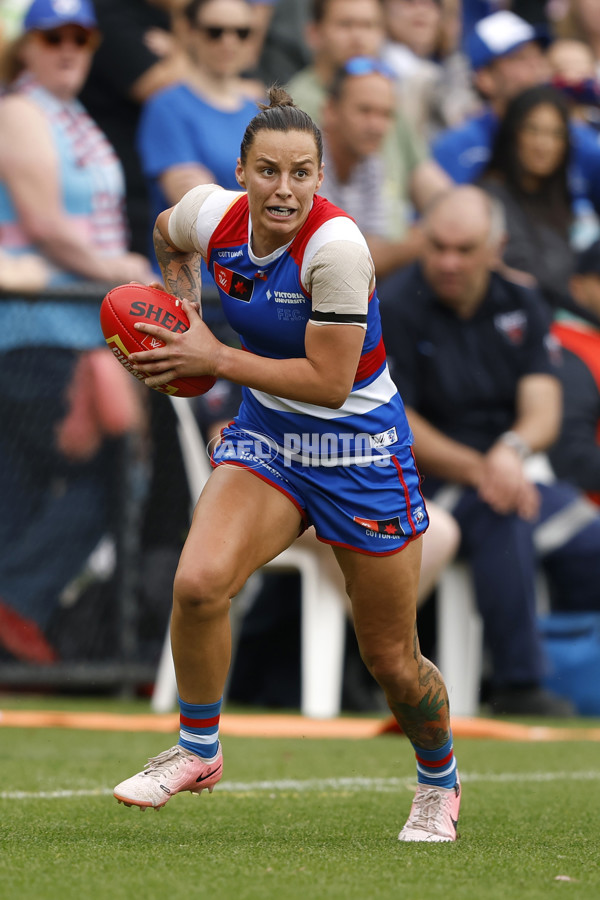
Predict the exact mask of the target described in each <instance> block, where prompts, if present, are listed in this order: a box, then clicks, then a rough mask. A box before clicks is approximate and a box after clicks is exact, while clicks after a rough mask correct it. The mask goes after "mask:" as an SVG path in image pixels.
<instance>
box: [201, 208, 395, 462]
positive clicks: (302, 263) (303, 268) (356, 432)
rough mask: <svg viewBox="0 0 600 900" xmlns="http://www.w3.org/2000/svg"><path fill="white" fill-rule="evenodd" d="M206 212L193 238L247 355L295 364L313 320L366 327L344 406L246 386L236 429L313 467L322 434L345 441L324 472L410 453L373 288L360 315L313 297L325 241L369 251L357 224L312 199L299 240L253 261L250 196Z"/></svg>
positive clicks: (330, 454) (331, 453) (302, 353)
mask: <svg viewBox="0 0 600 900" xmlns="http://www.w3.org/2000/svg"><path fill="white" fill-rule="evenodd" d="M207 206H208V207H210V214H209V215H208V219H206V218H205V217H204V216H203V213H204V212H205V210H204V208H202V209H201V211H200V214H199V220H203V221H201V222H200V221H199V224H198V231H199V232H200V231H202V233H203V238H202V239H201V240H200V246H201V247H202V249H204V250H205V253H206V261H207V264H208V268H209V271H210V272H211V274H212V275H213V278H214V280H215V284H216V285H217V288H218V290H219V294H220V296H221V300H222V304H223V309H224V312H225V315H226V317H227V320H228V322H229V323H230V325H231V327H232V328H233V329H234V330H235V331H236V332H237V333H238V335H239V338H240V342H241V345H242V347H243V349H244V350H246V351H247V352H249V353H256V354H258V355H260V356H264V357H269V358H277V359H287V358H300V357H303V356H305V347H304V339H305V331H306V328H307V325H308V322H309V320H311V321H312V322H314V323H315V325H319V324H325V323H329V322H342V323H344V322H354V323H361V324H363V325H366V330H365V339H364V344H363V348H362V353H361V357H360V361H359V364H358V367H357V371H356V375H355V380H354V384H353V387H352V390H351V392H350V394H349V396H348V397H347V399H346V400H345V402H344V403H343V405H342V406H341V407H339V408H338V409H329V408H327V407H322V406H318V405H315V404H312V403H305V402H302V401H298V400H290V399H286V398H283V397H278V396H276V395H273V394H268V393H265V392H264V391H259V390H256V389H254V388H249V387H244V389H243V402H242V405H241V408H240V412H239V415H238V416H237V419H236V420H237V421H238V423H239V424H240V425H242V426H243V427H245V428H250V429H254V430H256V431H259V432H261V433H265V434H267V435H269V436H270V437H271V438H272V439H273V440H274V441H275V442H276V443H277V444H278V446H279V447H283V448H286V447H288V448H289V447H290V446H293V449H294V452H295V453H296V458H302V460H304V459H305V458H306V459H307V461H308V460H310V462H311V464H317V465H318V464H319V461H320V458H321V456H322V450H321V448H322V447H323V439H322V438H323V435H326V436H327V435H338V436H339V435H341V434H342V433H343V435H344V438H343V440H340V441H338V442H337V444H336V448H335V449H334V450H333V451H331V450H330V451H328V455H327V461H328V464H329V465H332V464H335V463H336V462H338V463H342V464H343V463H346V464H348V463H350V462H352V461H353V462H359V461H360V460H361V459H362V458H363V457H364V455H365V451H367V455H370V454H372V451H373V450H376V451H377V452H379V453H382V454H384V455H388V453H389V451H387V450H386V448H388V447H390V446H392V445H393V444H400V445H408V444H411V443H412V434H411V432H410V428H409V426H408V422H407V419H406V415H405V413H404V407H403V404H402V401H401V399H400V396H399V394H398V391H397V389H396V387H395V385H394V383H393V381H392V379H391V377H390V374H389V371H388V367H387V362H386V354H385V347H384V344H383V339H382V333H381V320H380V316H379V301H378V298H377V293H376V291H375V289H374V288H373V290H372V292H371V294H370V296H368V308H367V310H366V316H365V315H359V314H353V313H344V312H341V313H336V311H335V310H331V311H329V312H323V311H321V310H320V309H319V304H318V303H313V297H312V295H311V291H310V286H309V282H310V279H309V278H308V277H307V273H309V271H310V267H311V265H313V264H314V263H315V257H316V258H317V259H318V256H317V254H318V253H319V251H320V250H322V249H323V247H325V245H326V244H327V243H328V242H330V241H334V242H339V241H343V242H350V243H354V244H358V245H360V246H361V247H362V248H364V249H366V242H365V239H364V237H363V236H362V234H361V232H360V230H359V229H358V227H357V225H356V223H355V222H354V221H353V220H352V219H351V218H350V217H349V216H348V215H347V214H346V213H344V212H343V211H342V210H340V209H338V208H337V207H335V206H333V205H332V204H331V203H329V201H327V200H325V199H324V198H323V197H320V196H318V195H317V196H315V198H314V202H313V206H312V208H311V211H310V212H309V215H308V217H307V220H306V222H305V223H304V225H303V226H302V228H301V229H300V231H299V232H298V234H297V235H296V236H295V238H294V239H293V240H292V241H291V242H290V243H289V244H287V245H286V246H284V247H280V248H278V250H276V251H275V252H274V253H272V254H270V255H269V256H268V257H263V258H258V257H256V256H255V255H254V254H253V252H252V249H251V246H250V239H249V236H250V234H251V220H250V214H249V206H248V197H247V195H246V194H245V193H234V192H229V191H219V192H215V193H213V194H211V195H210V202H209V203H208V204H207ZM206 213H208V210H206ZM221 213H222V214H221ZM208 220H210V223H211V224H210V227H209V233H208V234H207V231H206V222H207V221H208ZM333 268H334V270H335V269H336V267H333ZM338 268H339V267H338ZM343 275H344V273H343V272H341V273H338V272H335V274H334V275H332V277H333V278H339V281H340V285H341V284H342V282H343ZM333 288H335V285H333ZM332 293H335V291H332ZM341 293H342V292H340V295H341ZM367 293H368V291H367ZM311 327H312V326H311ZM290 436H293V437H290Z"/></svg>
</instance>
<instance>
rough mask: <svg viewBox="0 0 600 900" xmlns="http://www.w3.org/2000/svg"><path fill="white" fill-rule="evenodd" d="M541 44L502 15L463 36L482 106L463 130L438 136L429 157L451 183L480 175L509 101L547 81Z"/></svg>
mask: <svg viewBox="0 0 600 900" xmlns="http://www.w3.org/2000/svg"><path fill="white" fill-rule="evenodd" d="M547 43H548V41H547V38H545V37H544V36H543V35H542V34H541V33H540V32H538V31H537V30H536V29H535V28H533V26H531V25H529V24H528V23H527V22H524V21H523V20H522V19H520V18H519V17H518V16H516V15H514V13H511V12H508V11H502V12H498V13H493V14H492V15H491V16H487V17H486V18H484V19H481V20H480V21H479V22H478V23H477V25H476V26H475V29H474V30H473V31H472V32H470V33H469V34H468V35H467V36H466V40H465V48H466V52H467V56H468V58H469V62H470V65H471V68H472V70H473V84H474V87H475V89H476V90H477V91H478V93H479V94H480V96H481V98H482V100H483V101H484V103H485V107H484V108H483V110H482V111H481V112H480V113H479V114H478V115H476V116H473V117H471V118H470V119H469V120H468V121H467V122H466V123H465V124H464V125H462V126H458V127H457V128H453V129H449V130H448V131H446V132H443V133H442V134H441V135H440V136H439V137H438V138H437V140H436V141H435V142H434V144H433V154H434V157H435V158H436V159H437V161H438V162H439V163H440V165H441V166H442V167H443V168H444V169H446V171H447V172H448V173H449V174H450V175H451V177H452V178H453V179H454V181H456V182H458V183H460V184H463V183H465V182H469V181H474V180H475V179H476V178H477V177H478V176H479V175H480V174H481V172H482V170H483V169H484V167H485V165H486V163H487V161H488V159H489V156H490V149H491V144H492V141H493V138H494V134H495V132H496V130H497V127H498V123H499V120H500V118H501V117H502V116H503V115H504V111H505V109H506V105H507V103H508V101H509V100H511V99H512V98H513V97H515V96H516V95H517V94H519V93H520V92H521V91H523V90H525V89H526V88H528V87H532V86H533V85H536V84H541V83H543V82H544V81H546V79H547V75H548V65H547V62H546V59H545V57H544V53H543V49H542V44H544V45H545V44H547Z"/></svg>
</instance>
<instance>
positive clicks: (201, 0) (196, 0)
mask: <svg viewBox="0 0 600 900" xmlns="http://www.w3.org/2000/svg"><path fill="white" fill-rule="evenodd" d="M210 2H211V0H191V2H190V3H188V4H187V6H184V8H183V14H184V16H185V17H186V19H187V20H188V22H189V23H190V25H192V26H194V25H196V20H197V18H198V13H199V12H200V10H201V9H202V7H203V6H206V4H207V3H210ZM245 2H246V5H248V0H245Z"/></svg>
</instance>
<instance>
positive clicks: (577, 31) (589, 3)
mask: <svg viewBox="0 0 600 900" xmlns="http://www.w3.org/2000/svg"><path fill="white" fill-rule="evenodd" d="M556 10H558V11H559V12H558V14H557V15H556V16H555V17H554V21H553V31H554V33H555V34H556V36H557V37H559V38H573V39H575V40H578V41H584V42H585V43H586V44H587V45H588V46H589V47H590V48H591V50H592V53H593V55H594V60H595V67H596V78H597V79H600V3H599V2H598V0H566V2H565V3H561V4H559V5H557V7H556ZM561 10H564V12H563V14H562V15H561V13H560V11H561Z"/></svg>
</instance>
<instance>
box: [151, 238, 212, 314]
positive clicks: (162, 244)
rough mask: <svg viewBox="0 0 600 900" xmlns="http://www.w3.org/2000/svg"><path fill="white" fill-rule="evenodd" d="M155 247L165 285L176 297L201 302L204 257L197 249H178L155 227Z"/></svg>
mask: <svg viewBox="0 0 600 900" xmlns="http://www.w3.org/2000/svg"><path fill="white" fill-rule="evenodd" d="M153 237H154V249H155V251H156V258H157V260H158V264H159V266H160V270H161V272H162V274H163V279H164V282H165V287H166V289H167V290H168V291H169V293H171V294H174V295H175V296H176V297H185V298H186V299H188V300H194V301H195V302H196V303H200V298H201V288H202V279H201V275H200V265H201V262H202V258H201V256H200V254H199V253H196V252H195V251H192V252H184V251H182V250H176V249H175V248H174V247H172V246H171V245H170V244H168V243H167V241H165V239H164V237H163V236H162V234H161V233H160V231H159V230H158V228H155V229H154V235H153Z"/></svg>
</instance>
